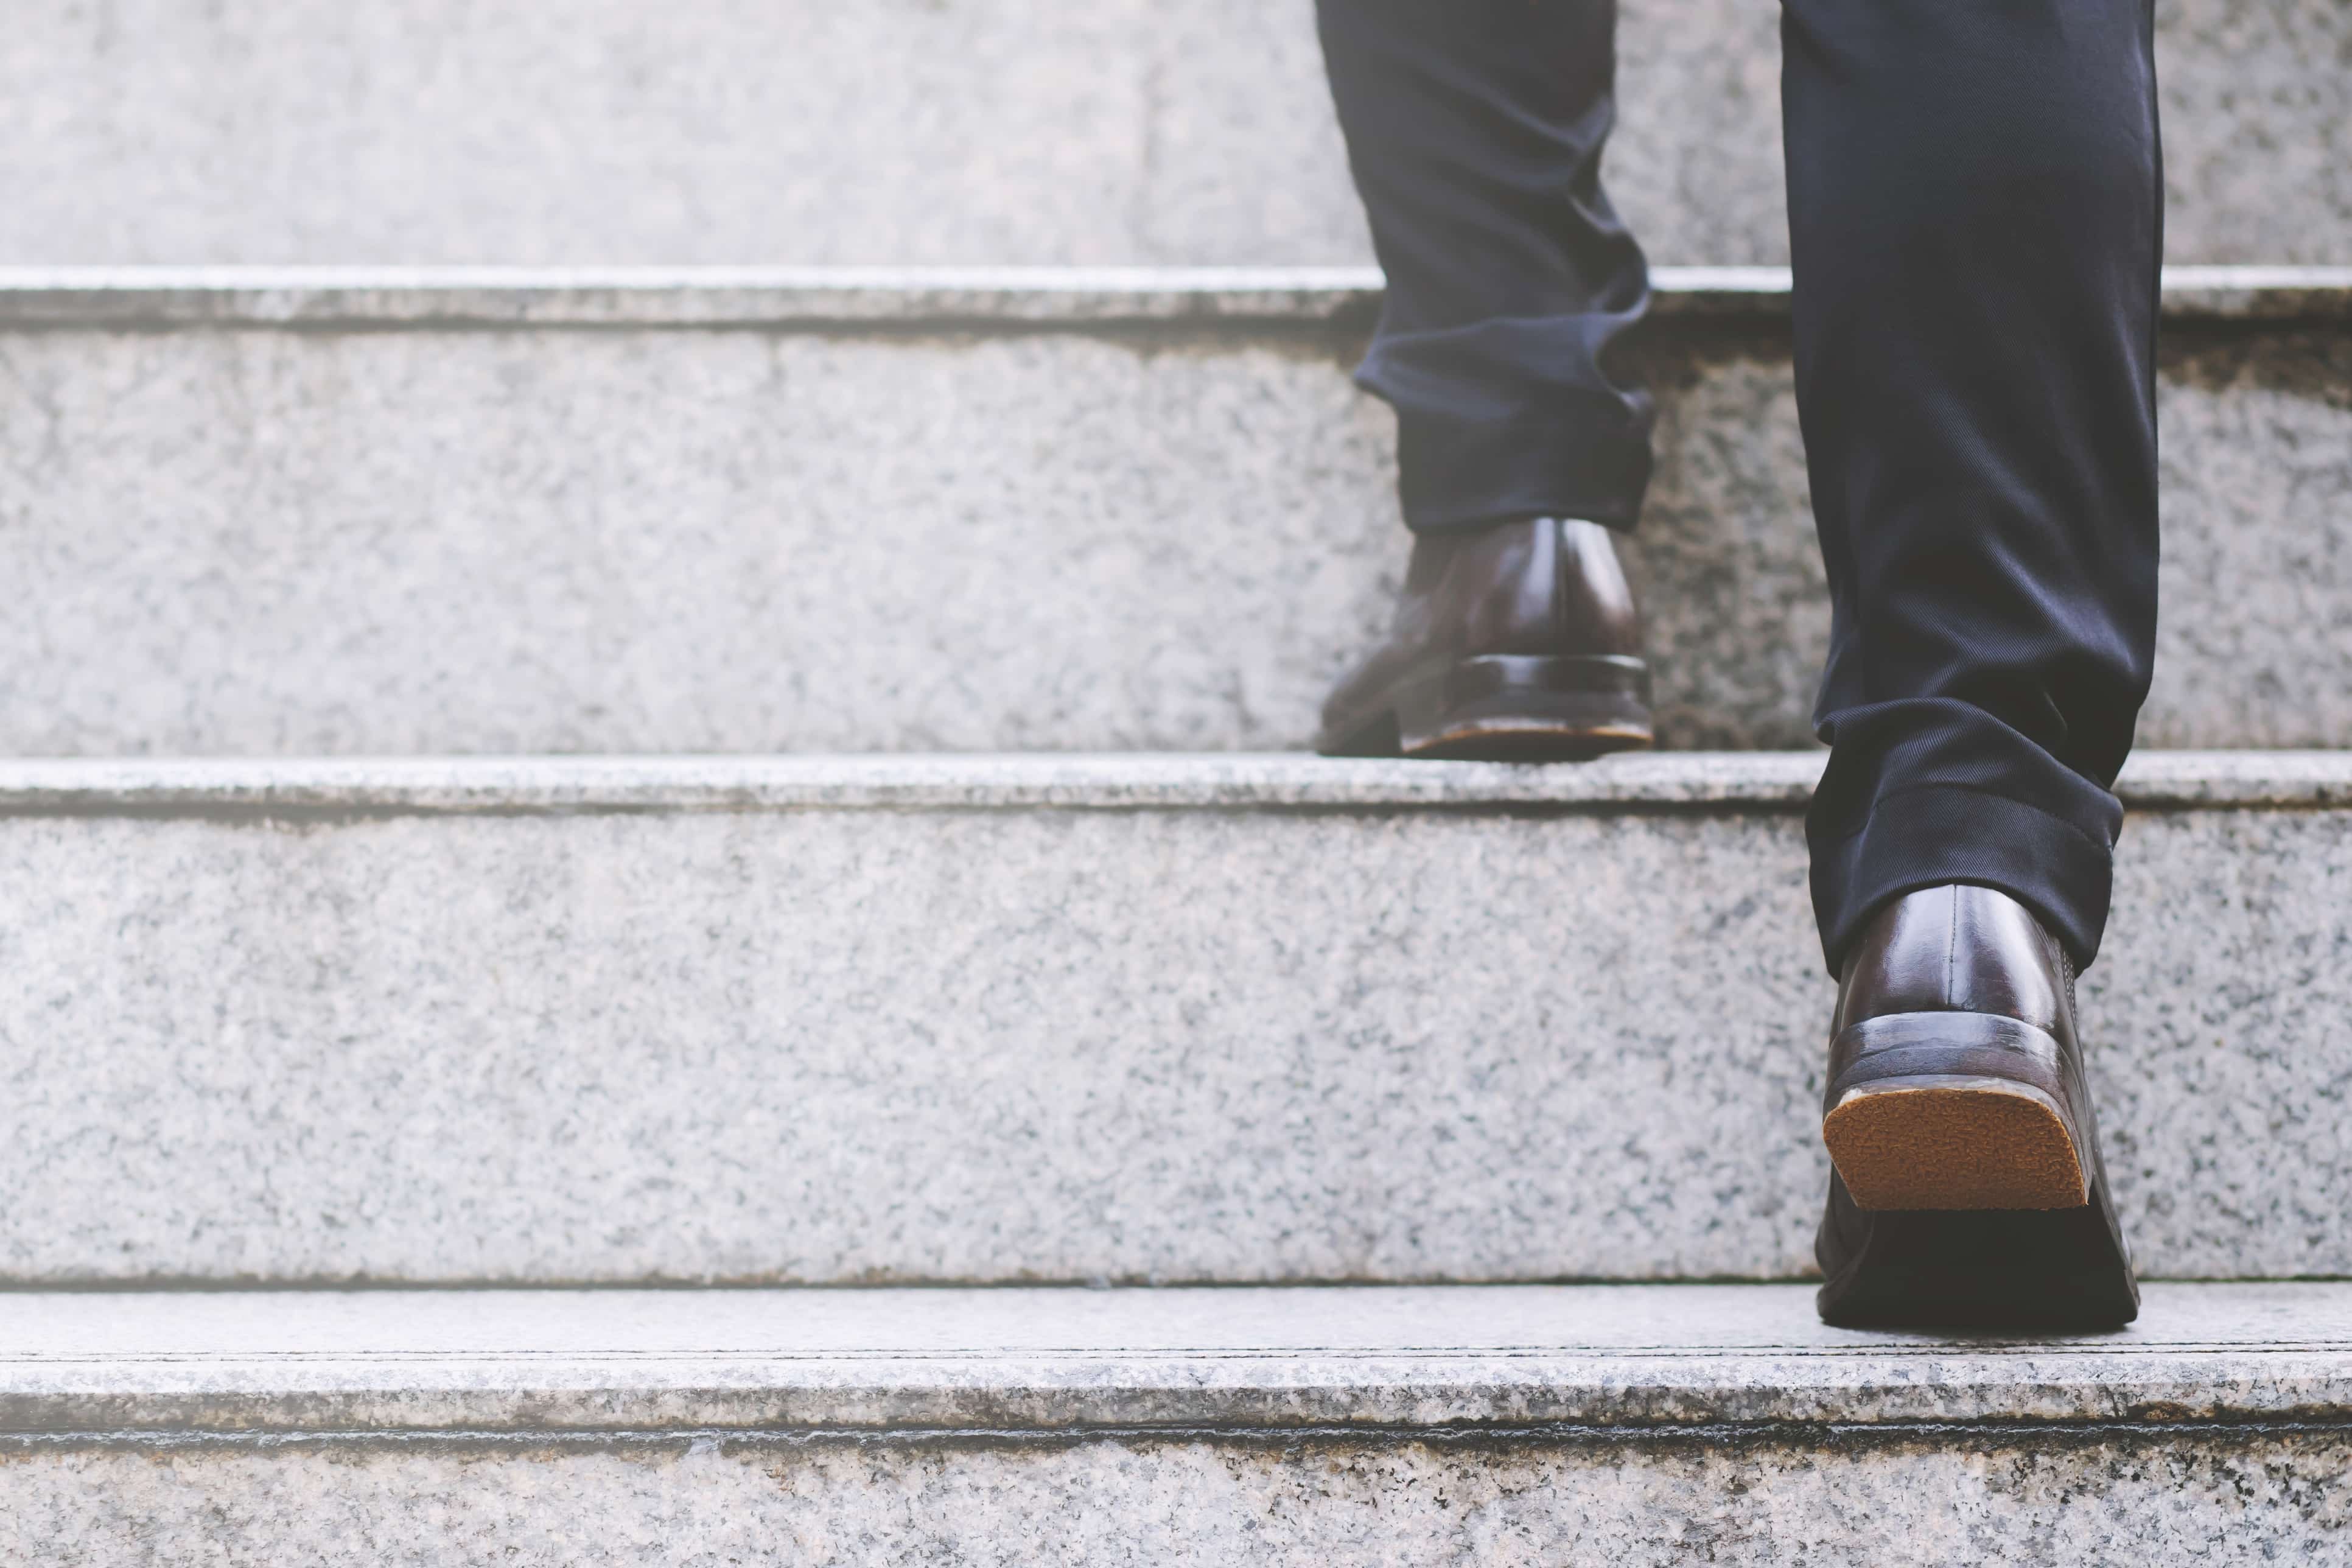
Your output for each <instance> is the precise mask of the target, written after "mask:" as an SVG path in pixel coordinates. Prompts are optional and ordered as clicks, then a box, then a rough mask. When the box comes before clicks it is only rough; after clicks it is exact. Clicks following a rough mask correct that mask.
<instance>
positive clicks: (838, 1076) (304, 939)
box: [0, 808, 2352, 1282]
mask: <svg viewBox="0 0 2352 1568" xmlns="http://www.w3.org/2000/svg"><path fill="white" fill-rule="evenodd" d="M78 809H79V808H78ZM2347 975H2352V813H2346V812H2342V811H2312V810H2278V811H2263V810H2242V811H2230V810H2183V811H2174V812H2159V813H2152V814H2146V815H2142V816H2137V817H2136V819H2135V820H2134V822H2133V824H2132V826H2131V828H2130V830H2129V833H2128V835H2127V837H2126V841H2125V845H2124V850H2123V857H2122V863H2121V868H2120V872H2119V883H2118V890H2117V908H2116V921H2115V926H2114V929H2113V931H2112V934H2111V937H2110V940H2109V945H2108V950H2107V954H2106V956H2105V958H2104V959H2103V961H2102V962H2101V963H2100V964H2099V965H2098V966H2097V967H2096V968H2095V970H2094V971H2093V973H2092V974H2091V975H2090V977H2089V979H2088V981H2087V984H2086V989H2085V994H2084V1005H2085V1009H2086V1020H2087V1030H2088V1036H2089V1038H2090V1039H2091V1040H2092V1041H2093V1042H2095V1047H2096V1049H2095V1058H2094V1060H2095V1079H2096V1084H2097V1090H2098V1095H2099V1102H2100V1110H2101V1117H2102V1121H2103V1122H2104V1123H2105V1128H2106V1132H2107V1139H2108V1143H2107V1155H2108V1163H2109V1168H2110V1170H2111V1171H2112V1172H2113V1173H2114V1174H2115V1179H2116V1186H2117V1190H2118V1196H2119V1199H2120V1202H2121V1205H2122V1207H2123V1209H2124V1212H2125V1214H2126V1217H2127V1220H2128V1223H2129V1226H2130V1229H2131V1231H2132V1234H2133V1237H2134V1239H2135V1241H2136V1243H2137V1247H2138V1250H2139V1261H2140V1264H2141V1267H2142V1268H2143V1270H2144V1271H2146V1272H2148V1273H2150V1274H2154V1275H2158V1276H2188V1277H2244V1276H2252V1277H2276V1276H2295V1275H2314V1274H2317V1275H2340V1274H2345V1273H2347V1272H2352V1237H2347V1232H2346V1229H2345V1227H2344V1226H2342V1225H2341V1224H2339V1223H2338V1220H2339V1219H2340V1216H2341V1215H2343V1214H2345V1213H2346V1212H2347V1210H2352V1142H2347V1131H2346V1129H2347V1126H2352V1118H2347V1114H2346V1112H2347V1106H2346V1103H2345V1101H2346V1093H2347V1089H2346V1085H2347V1082H2352V1034H2347V1030H2346V1027H2345V1026H2344V1020H2345V1019H2346V1018H2347V1017H2352V980H2347ZM1830 1001H1831V993H1830V986H1829V984H1828V983H1827V981H1826V980H1825V979H1824V977H1823V976H1822V973H1821V961H1820V956H1819V952H1818V948H1817V946H1816V945H1815V942H1814V939H1813V936H1812V932H1811V927H1810V919H1809V913H1808V910H1807V905H1806V898H1805V892H1804V852H1803V846H1802V842H1801V831H1800V824H1799V822H1798V820H1797V818H1796V817H1795V816H1791V815H1788V814H1787V813H1786V812H1785V811H1775V812H1766V813H1761V814H1742V813H1740V812H1738V811H1736V810H1727V811H1724V812H1718V813H1711V814H1701V815H1676V814H1674V813H1672V812H1661V811H1634V812H1631V813H1627V814H1609V813H1601V814H1597V815H1594V814H1575V813H1572V814H1570V815H1566V816H1553V815H1550V814H1546V813H1540V812H1538V813H1534V814H1525V813H1521V812H1517V811H1512V810H1497V811H1487V812H1482V811H1477V810H1467V811H1464V810H1453V811H1437V812H1402V813H1392V812H1387V811H1381V810H1369V809H1358V810H1328V809H1327V810H1312V809H1309V810H1299V809H1278V810H1246V809H1176V810H1134V809H1122V810H1080V811H1063V810H1039V809H1019V808H1000V809H984V810H971V811H955V810H946V811H940V810H865V809H847V810H841V811H830V810H824V809H798V810H783V811H747V812H741V813H736V814H724V813H721V814H707V813H698V814H684V815H681V814H665V813H662V812H658V811H656V812H650V813H636V814H625V815H586V816H568V815H531V814H529V813H526V814H524V815H519V816H497V815H489V816H457V817H439V818H436V817H416V816H390V817H382V818H378V817H372V816H368V815H365V814H362V815H361V816H356V817H353V818H351V819H348V820H342V821H312V822H308V823H305V824H300V825H296V826H268V825H267V824H261V823H246V822H239V821H237V820H235V819H233V818H232V819H221V820H212V819H205V818H203V817H196V818H174V817H171V816H163V817H152V816H109V815H105V814H103V813H101V814H100V815H97V816H80V815H68V816H15V817H10V818H6V819H0V1040H5V1043H6V1048H7V1060H8V1076H7V1079H6V1083H7V1090H8V1092H7V1093H6V1095H5V1097H0V1278H5V1279H13V1280H19V1281H38V1280H47V1281H70V1280H102V1279H114V1280H135V1279H144V1278H151V1277H157V1278H165V1279H183V1278H184V1279H260V1280H302V1279H343V1278H349V1277H366V1278H371V1279H385V1280H412V1281H413V1280H458V1281H462V1280H507V1281H560V1280H583V1281H599V1280H601V1281H611V1280H631V1279H744V1280H776V1281H814V1282H838V1281H852V1280H860V1279H868V1280H969V1281H992V1280H1011V1279H1024V1278H1027V1279H1049V1280H1074V1281H1085V1280H1089V1279H1129V1280H1152V1279H1190V1280H1286V1279H1388V1280H1402V1279H1547V1278H1576V1277H1617V1278H1643V1279H1646V1278H1656V1279H1689V1278H1704V1277H1710V1276H1721V1277H1748V1278H1756V1277H1766V1278H1770V1277H1780V1278H1788V1277H1793V1276H1796V1275H1798V1274H1800V1273H1801V1271H1803V1270H1804V1269H1805V1268H1807V1267H1808V1266H1809V1261H1810V1245H1811V1231H1812V1226H1813V1222H1814V1220H1815V1218H1816V1216H1817V1215H1818V1212H1819V1204H1820V1199H1821V1194H1822V1186H1823V1183H1824V1180H1825V1173H1826V1168H1825V1163H1824V1159H1823V1156H1822V1152H1821V1150H1820V1146H1819V1143H1818V1141H1817V1137H1816V1126H1817V1117H1818V1110H1817V1097H1818V1094H1819V1092H1820V1069H1821V1061H1822V1036H1823V1030H1824V1026H1825V1020H1826V1017H1827V1014H1828V1009H1829V1005H1830Z"/></svg>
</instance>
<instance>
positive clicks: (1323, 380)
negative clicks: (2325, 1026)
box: [0, 312, 2352, 755]
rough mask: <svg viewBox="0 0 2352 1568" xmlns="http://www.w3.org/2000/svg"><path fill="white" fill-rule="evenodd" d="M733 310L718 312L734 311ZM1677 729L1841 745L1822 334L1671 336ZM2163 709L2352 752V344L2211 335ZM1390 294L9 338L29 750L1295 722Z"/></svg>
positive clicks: (4, 402)
mask: <svg viewBox="0 0 2352 1568" xmlns="http://www.w3.org/2000/svg"><path fill="white" fill-rule="evenodd" d="M686 314H687V315H688V316H689V317H690V315H691V312H686ZM1664 327H1671V329H1672V330H1671V331H1664V330H1662V331H1661V334H1660V336H1659V337H1658V339H1657V340H1656V341H1654V342H1653V343H1652V345H1651V347H1650V349H1649V350H1648V351H1646V353H1645V366H1644V368H1645V374H1648V375H1649V376H1650V377H1651V379H1652V380H1653V381H1654V383H1655V384H1657V385H1658V387H1659V389H1660V392H1661V395H1662V402H1663V407H1664V418H1663V422H1662V424H1661V427H1660V437H1659V443H1658V445H1659V453H1660V459H1661V465H1660V469H1659V473H1658V478H1657V482H1656V486H1655V488H1654V492H1653V498H1652V504H1651V508H1650V512H1649V516H1648V518H1647V520H1646V522H1645V525H1644V531H1643V535H1642V537H1641V540H1640V542H1639V544H1638V546H1637V548H1636V550H1635V552H1634V555H1635V560H1634V561H1633V570H1634V574H1635V575H1636V577H1637V579H1638V580H1639V582H1640V584H1641V585H1642V586H1643V590H1644V592H1645V594H1646V597H1647V602H1648V610H1649V615H1650V619H1651V638H1650V644H1651V649H1652V654H1653V658H1654V663H1655V665H1656V689H1657V694H1658V707H1659V717H1660V724H1661V730H1660V734H1661V739H1662V741H1663V742H1664V743H1666V744H1668V745H1672V746H1677V747H1695V746H1710V747H1711V746H1797V745H1802V744H1805V743H1807V742H1808V738H1809V737H1808V725H1807V718H1808V714H1809V711H1810V708H1811V701H1812V696H1813V689H1814V683H1815V681H1816V679H1818V674H1819V670H1820V666H1821V661H1822V654H1823V650H1824V647H1825V646H1826V638H1827V627H1828V616H1827V610H1826V607H1825V605H1824V603H1823V597H1822V595H1823V589H1822V571H1821V565H1820V562H1819V560H1818V557H1817V552H1816V550H1815V546H1814V542H1813V536H1812V525H1811V519H1810V513H1809V501H1808V491H1807V489H1806V484H1805V476H1804V468H1803V455H1802V449H1801V443H1800V441H1799V437H1798V430H1797V424H1796V417H1795V411H1794V406H1793V403H1792V401H1791V394H1790V370H1789V364H1788V361H1787V358H1786V350H1785V343H1784V342H1783V338H1784V336H1785V330H1784V328H1782V327H1780V326H1777V325H1774V324H1772V323H1771V322H1769V321H1747V322H1740V321H1716V322H1706V323H1703V322H1700V321H1695V320H1686V321H1682V322H1678V323H1662V328H1664ZM2176 339H2177V341H2176V342H2175V343H2174V345H2173V347H2172V349H2171V350H2170V351H2169V354H2168V373H2167V377H2168V379H2167V382H2166V388H2165V397H2164V403H2163V421H2164V425H2163V439H2164V461H2165V464H2166V468H2165V476H2164V478H2165V487H2166V488H2165V500H2164V505H2165V522H2166V529H2167V543H2166V559H2165V565H2164V576H2163V591H2164V595H2165V614H2164V616H2163V618H2162V622H2161V634H2160V645H2159V657H2158V673H2157V681H2156V689H2155V692H2154V695H2153V697H2152V699H2151V701H2150V705H2149V708H2148V710H2147V714H2146V716H2145V720H2144V723H2143V729H2142V736H2143V740H2144V741H2145V742H2147V743H2150V744H2156V745H2168V746H2186V745H2200V746H2234V745H2251V746H2264V747H2271V746H2297V745H2300V746H2327V745H2345V744H2352V696H2347V693H2352V577H2347V570H2348V569H2347V565H2346V563H2347V561H2352V521H2347V520H2352V457H2347V453H2352V391H2347V388H2352V331H2346V330H2345V329H2343V328H2342V327H2341V326H2340V325H2339V326H2335V327H2326V326H2319V327H2309V326H2307V327H2300V328H2297V327H2290V326H2284V325H2273V326H2270V327H2266V328H2264V329H2262V330H2260V331H2253V330H2252V329H2248V328H2244V327H2240V326H2233V325H2225V324H2208V325H2207V326H2205V327H2202V328H2199V329H2197V330H2194V331H2183V332H2181V333H2179V334H2176ZM1353 353H1354V344H1353V341H1352V340H1351V339H1349V337H1348V335H1347V333H1346V332H1345V331H1337V332H1336V334H1335V331H1333V330H1330V329H1325V328H1318V327H1314V326H1312V325H1307V326H1299V325H1296V324H1294V325H1291V326H1286V327H1282V328H1280V329H1278V330H1270V331H1261V332H1255V333H1241V334H1239V335H1236V334H1234V333H1233V332H1232V331H1226V330H1223V329H1219V330H1215V331H1211V330H1209V329H1206V328H1203V329H1202V330H1201V331H1197V332H1195V331H1177V330H1175V329H1173V328H1170V329H1167V330H1165V331H1160V332H1157V333H1154V332H1142V333H1137V332H1133V331H1115V332H1103V333H1097V334H1093V335H1075V334H1063V333H1049V334H1042V335H1041V334H1034V333H1032V334H1026V335H1012V336H982V337H978V338H971V337H961V338H952V339H942V338H935V337H934V338H923V337H917V338H909V337H906V336H903V335H896V334H883V335H880V336H877V337H872V338H859V337H856V336H855V335H851V336H842V335H835V334H831V333H824V332H815V333H808V332H801V333H793V332H786V333H773V332H753V331H717V330H696V331H625V330H615V331H595V332H583V331H468V332H450V333H442V332H435V331H403V332H383V331H352V332H335V331H218V332H214V331H197V332H164V333H102V332H89V333H85V332H79V331H45V332H28V333H16V334H11V335H9V336H7V337H5V339H0V357H5V363H6V366H7V371H8V374H6V375H5V376H0V469H5V471H7V472H8V473H10V474H11V475H12V476H13V478H12V479H11V482H10V484H9V486H8V489H7V491H6V497H5V502H0V505H5V509H6V510H5V518H6V519H7V521H8V526H6V527H5V528H0V580H5V581H6V582H8V583H10V584H14V585H15V587H16V595H17V596H16V599H15V600H14V601H13V610H12V613H11V614H10V615H8V616H5V617H0V751H5V752H15V753H16V754H20V755H46V754H93V753H94V754H107V753H121V752H148V753H163V754H172V753H226V754H246V753H263V754H268V753H276V754H289V753H290V754H301V753H307V752H343V753H354V752H358V753H364V752H595V751H615V752H676V751H721V752H762V751H804V752H814V751H843V750H846V751H862V750H900V751H904V750H917V751H920V750H951V751H975V750H979V751H985V750H998V749H1011V750H1031V749H1048V750H1089V749H1153V750H1177V751H1185V750H1201V749H1216V748H1228V747H1231V748H1242V749H1258V750H1264V749H1278V748H1286V747H1298V746H1303V745H1305V744H1307V742H1308V741H1309V740H1310V739H1311V737H1312V734H1313V731H1314V726H1315V715H1316V710H1317V709H1318V705H1319V703H1320V701H1321V700H1322V697H1323V695H1324V692H1325V691H1326V689H1328V685H1329V684H1330V682H1331V680H1332V679H1334V678H1335V677H1336V675H1337V674H1338V673H1339V671H1340V670H1341V669H1342V668H1344V667H1345V666H1346V665H1347V664H1348V662H1349V660H1351V659H1352V658H1355V657H1356V656H1357V655H1358V654H1359V653H1360V651H1361V650H1362V649H1363V648H1365V647H1368V646H1370V644H1371V643H1372V642H1373V641H1374V640H1375V639H1376V638H1377V637H1379V635H1380V634H1381V631H1382V629H1383V628H1384V626H1385V625H1386V623H1387V618H1388V616H1389V615H1390V614H1391V600H1392V595H1393V594H1394V590H1395V584H1396V579H1397V574H1398V573H1399V571H1400V570H1401V568H1402V560H1403V554H1404V550H1405V546H1406V542H1405V538H1404V535H1403V532H1402V529H1400V528H1399V527H1397V526H1396V523H1395V521H1394V519H1395V503H1394V500H1393V498H1392V496H1391V490H1390V479H1391V464H1392V450H1391V445H1392V436H1391V421H1390V419H1389V417H1388V416H1387V414H1386V413H1385V411H1383V410H1381V409H1380V408H1378V407H1377V405H1373V404H1371V403H1370V402H1369V401H1368V400H1367V399H1365V398H1363V397H1362V396H1360V395H1358V394H1357V393H1355V392H1354V391H1353V390H1352V388H1351V387H1350V386H1349V384H1348V382H1347V378H1346V374H1345V372H1346V367H1347V364H1348V363H1349V359H1350V357H1351V356H1352V354H1353Z"/></svg>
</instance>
